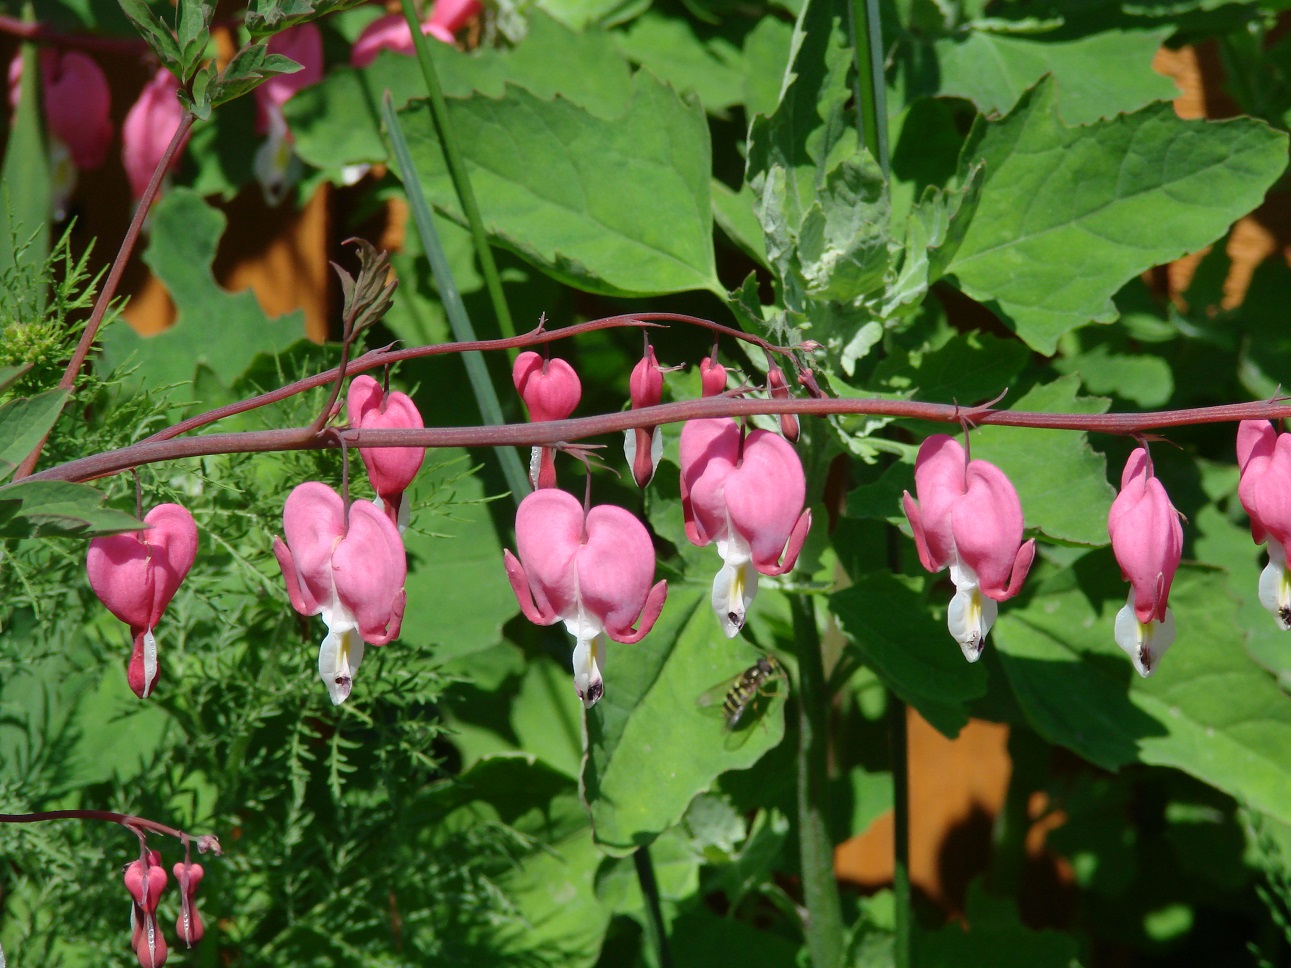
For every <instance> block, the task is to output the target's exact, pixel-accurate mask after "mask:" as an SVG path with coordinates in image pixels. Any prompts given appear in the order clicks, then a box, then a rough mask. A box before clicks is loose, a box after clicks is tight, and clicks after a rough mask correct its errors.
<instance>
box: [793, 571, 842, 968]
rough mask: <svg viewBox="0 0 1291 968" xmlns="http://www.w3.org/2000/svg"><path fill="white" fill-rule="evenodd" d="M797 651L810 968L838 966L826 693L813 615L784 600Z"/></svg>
mask: <svg viewBox="0 0 1291 968" xmlns="http://www.w3.org/2000/svg"><path fill="white" fill-rule="evenodd" d="M789 607H790V611H791V612H792V614H793V633H794V635H793V637H794V641H795V642H796V643H797V646H798V845H799V857H800V860H801V864H802V893H803V900H804V901H805V903H806V906H807V948H808V950H809V951H810V952H811V963H812V965H813V966H814V968H839V966H841V965H842V963H843V950H844V943H845V942H844V934H843V914H842V910H841V907H840V904H839V900H838V882H837V881H836V880H835V879H834V842H833V839H832V838H831V837H830V835H829V790H828V784H829V732H828V726H829V693H828V692H827V691H826V682H825V666H824V662H823V661H822V659H821V654H820V632H819V631H818V630H817V628H816V613H815V610H814V608H813V605H812V600H811V599H810V598H809V597H808V596H806V595H791V596H789Z"/></svg>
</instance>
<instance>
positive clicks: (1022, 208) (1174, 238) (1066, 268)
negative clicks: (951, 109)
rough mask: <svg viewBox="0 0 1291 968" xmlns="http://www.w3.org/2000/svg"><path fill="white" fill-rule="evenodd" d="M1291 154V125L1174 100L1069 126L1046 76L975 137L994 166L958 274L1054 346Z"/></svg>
mask: <svg viewBox="0 0 1291 968" xmlns="http://www.w3.org/2000/svg"><path fill="white" fill-rule="evenodd" d="M1286 152H1287V136H1286V135H1285V134H1283V133H1281V132H1277V131H1274V130H1273V129H1271V128H1269V127H1268V126H1267V125H1265V124H1263V123H1262V122H1259V121H1254V120H1251V119H1250V118H1236V119H1233V120H1230V121H1182V120H1180V119H1179V117H1178V116H1177V115H1176V114H1175V113H1174V109H1173V108H1172V107H1171V106H1170V105H1168V104H1160V105H1154V106H1152V107H1148V108H1145V109H1143V110H1141V111H1138V112H1135V113H1134V114H1129V115H1123V116H1120V117H1117V118H1115V119H1113V120H1111V121H1106V122H1099V123H1097V124H1093V125H1090V126H1088V127H1083V128H1069V127H1067V126H1066V125H1064V124H1063V123H1062V121H1061V120H1059V118H1058V114H1057V94H1056V90H1055V85H1054V83H1053V81H1052V80H1043V81H1041V82H1040V83H1039V84H1038V85H1037V86H1036V87H1034V88H1033V89H1032V90H1031V91H1030V92H1029V93H1028V94H1026V95H1025V96H1024V97H1023V98H1022V99H1021V100H1020V101H1019V102H1018V104H1017V106H1016V107H1015V108H1014V110H1013V111H1012V112H1011V113H1010V114H1009V115H1008V116H1007V117H1005V118H1002V119H1000V120H999V121H994V122H985V123H982V122H979V123H978V125H977V126H976V128H975V129H974V133H973V134H972V135H971V136H970V138H969V142H968V144H967V145H966V146H965V149H964V155H963V159H964V161H963V164H964V165H970V164H976V163H977V162H978V161H979V160H980V161H985V163H986V178H985V182H984V185H983V190H982V201H981V204H980V205H979V206H978V209H977V214H976V217H975V218H974V219H973V222H972V225H971V226H970V227H969V230H968V235H967V236H966V237H965V239H964V242H963V244H962V245H961V246H960V249H959V252H958V254H957V255H956V257H955V259H954V261H953V262H952V263H951V265H950V267H949V272H950V273H951V274H952V275H953V277H954V278H955V279H956V280H957V284H958V285H959V286H960V287H961V288H962V289H963V290H964V292H966V293H967V294H968V295H969V296H972V297H973V298H974V299H976V300H978V301H979V302H982V303H984V304H986V305H989V306H991V308H993V309H995V310H996V311H997V312H999V313H1000V314H1001V315H1002V316H1003V318H1004V319H1005V321H1006V322H1008V323H1009V324H1010V325H1011V326H1012V327H1013V328H1014V329H1015V330H1016V331H1017V333H1018V335H1019V336H1021V337H1022V338H1023V339H1024V340H1025V341H1026V342H1027V344H1028V345H1029V346H1031V347H1032V348H1033V349H1035V350H1038V351H1040V352H1042V353H1052V352H1053V351H1054V349H1055V347H1056V345H1057V341H1058V338H1059V337H1060V336H1061V335H1062V334H1063V333H1065V332H1067V331H1068V330H1071V329H1074V328H1076V327H1078V326H1083V325H1085V324H1086V323H1088V322H1090V321H1091V320H1093V321H1095V322H1111V321H1112V320H1114V319H1115V318H1116V307H1115V306H1114V305H1113V303H1112V300H1111V297H1112V295H1113V294H1114V293H1115V292H1116V291H1117V290H1118V289H1119V288H1120V287H1121V286H1122V285H1123V284H1124V283H1125V282H1126V281H1128V280H1129V279H1131V278H1133V277H1134V276H1136V275H1138V274H1139V273H1140V272H1142V271H1143V270H1145V269H1148V268H1150V267H1152V266H1154V265H1159V264H1161V263H1164V262H1169V261H1170V260H1171V259H1176V258H1178V257H1179V256H1181V255H1183V254H1185V253H1187V252H1191V251H1193V250H1195V249H1199V248H1201V247H1202V246H1204V245H1206V244H1207V243H1209V242H1211V241H1213V240H1214V239H1216V238H1217V237H1218V236H1220V235H1222V234H1223V232H1224V230H1225V229H1226V228H1227V227H1228V226H1229V224H1230V223H1232V222H1233V221H1234V220H1235V219H1236V218H1238V217H1239V216H1241V215H1243V214H1245V213H1246V212H1249V211H1250V210H1251V209H1252V208H1254V207H1255V206H1256V205H1258V204H1259V202H1260V200H1261V199H1262V198H1263V197H1264V193H1265V191H1266V190H1267V189H1268V188H1269V186H1270V185H1272V184H1273V182H1274V181H1276V179H1277V178H1278V177H1279V176H1280V175H1281V174H1282V171H1283V169H1284V168H1285V166H1286Z"/></svg>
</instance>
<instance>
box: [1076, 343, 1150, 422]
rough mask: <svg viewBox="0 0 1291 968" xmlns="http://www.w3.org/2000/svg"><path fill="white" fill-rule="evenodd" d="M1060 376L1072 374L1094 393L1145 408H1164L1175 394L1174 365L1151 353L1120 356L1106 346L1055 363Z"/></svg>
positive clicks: (1099, 346)
mask: <svg viewBox="0 0 1291 968" xmlns="http://www.w3.org/2000/svg"><path fill="white" fill-rule="evenodd" d="M1053 365H1054V369H1056V370H1057V371H1058V372H1059V373H1072V374H1076V375H1078V376H1079V377H1080V382H1081V383H1083V384H1084V386H1085V389H1086V390H1088V391H1089V392H1090V393H1106V394H1115V395H1116V396H1118V397H1120V398H1121V399H1122V400H1129V401H1130V402H1131V403H1135V404H1137V405H1138V406H1140V407H1143V408H1145V409H1151V408H1153V407H1160V406H1163V405H1164V404H1165V402H1166V401H1167V400H1169V399H1170V396H1171V394H1172V393H1174V376H1173V374H1172V373H1171V371H1170V364H1169V363H1167V362H1166V361H1165V360H1163V359H1162V358H1161V357H1159V356H1155V355H1153V354H1150V353H1118V352H1116V351H1115V350H1113V349H1112V348H1111V347H1109V346H1107V345H1106V344H1102V343H1100V344H1098V345H1096V346H1091V347H1090V348H1089V349H1088V350H1085V351H1084V352H1081V353H1073V354H1071V355H1070V356H1065V355H1064V356H1059V357H1057V358H1056V359H1055V360H1054V361H1053Z"/></svg>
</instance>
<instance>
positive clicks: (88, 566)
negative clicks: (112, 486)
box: [85, 504, 197, 699]
mask: <svg viewBox="0 0 1291 968" xmlns="http://www.w3.org/2000/svg"><path fill="white" fill-rule="evenodd" d="M143 520H144V524H146V525H148V527H147V529H146V530H144V531H138V532H135V533H134V534H114V535H107V536H105V537H101V538H95V539H94V540H93V541H91V542H90V547H89V551H88V552H87V553H86V556H85V570H86V574H87V575H88V577H89V580H90V588H92V589H93V590H94V594H95V595H97V596H98V598H99V601H101V602H102V603H103V604H104V605H106V606H107V607H108V611H110V612H111V613H112V614H113V615H115V616H116V617H117V618H119V619H120V620H121V621H123V622H125V623H126V624H127V625H128V626H130V633H131V635H132V636H133V637H134V651H133V653H132V654H131V656H130V667H129V677H128V678H129V681H130V688H131V689H133V690H134V692H135V695H137V696H138V697H139V698H140V699H147V698H148V696H149V695H151V694H152V690H153V688H154V687H155V686H156V685H157V679H158V677H159V676H160V674H161V669H160V667H159V666H158V664H157V640H156V638H155V637H154V635H153V629H155V628H156V627H157V623H158V622H159V621H161V616H162V613H163V612H164V611H165V610H166V606H167V605H169V604H170V600H171V599H172V598H174V597H175V592H177V591H178V590H179V586H180V584H181V583H182V582H183V580H184V576H185V575H187V574H188V570H189V569H190V568H192V567H193V561H194V559H195V558H196V557H197V525H196V524H195V523H194V522H193V516H192V515H191V514H189V513H188V511H187V510H186V509H184V508H183V507H181V506H180V505H178V504H159V505H157V506H156V507H155V508H153V509H152V510H151V511H149V512H148V514H147V515H146V516H145V517H144V519H143Z"/></svg>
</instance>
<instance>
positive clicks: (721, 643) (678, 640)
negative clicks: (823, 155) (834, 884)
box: [582, 584, 787, 856]
mask: <svg viewBox="0 0 1291 968" xmlns="http://www.w3.org/2000/svg"><path fill="white" fill-rule="evenodd" d="M609 652H610V654H609V656H608V669H607V671H606V673H605V675H606V682H605V696H604V698H602V699H601V701H600V702H599V703H597V704H596V705H595V706H593V707H592V708H591V709H590V710H589V711H588V713H587V744H588V746H587V756H586V759H585V760H584V764H583V777H582V782H583V790H584V795H585V797H586V799H587V804H588V808H589V809H590V811H591V816H592V829H593V831H594V833H595V837H596V842H597V843H598V844H599V845H600V846H601V849H602V850H604V851H605V852H607V853H609V854H613V855H619V856H621V855H625V854H627V853H630V852H631V851H632V850H634V849H635V848H637V847H639V846H642V845H643V844H648V843H650V842H651V841H652V840H653V839H654V838H655V837H657V836H658V835H659V834H660V833H661V832H662V831H663V830H665V829H666V828H668V827H670V826H672V825H673V824H675V823H677V821H678V820H680V819H681V817H682V815H683V814H684V813H685V812H686V809H687V807H688V806H689V805H690V802H691V801H692V800H693V799H694V798H695V796H696V795H697V794H699V793H702V792H703V791H704V790H707V789H708V788H709V786H711V785H712V782H713V780H714V779H716V778H717V777H718V776H719V775H720V774H722V773H724V772H726V771H727V770H742V769H747V768H748V767H750V766H752V765H753V764H754V763H756V762H757V761H758V760H759V759H760V758H761V757H762V755H763V754H764V753H765V752H766V751H767V750H768V749H770V748H771V747H773V746H775V745H776V744H777V743H779V742H780V740H781V738H782V737H783V736H784V720H783V701H784V696H785V694H786V692H787V689H786V688H785V687H786V683H784V682H780V683H779V688H778V691H777V693H776V695H775V696H773V697H770V699H769V702H768V707H767V708H766V709H765V710H764V711H763V714H762V715H761V716H760V717H759V718H758V719H757V721H756V722H752V723H750V724H749V726H748V728H747V729H741V730H738V731H734V732H732V731H731V730H728V729H727V728H726V725H725V723H724V721H723V718H722V715H721V706H720V703H721V698H720V694H724V692H725V686H726V685H727V684H728V683H729V682H731V681H732V680H733V679H734V678H735V677H736V676H737V675H739V674H740V673H741V672H742V671H743V670H744V669H746V668H748V667H749V666H750V665H752V664H753V663H754V662H755V661H756V660H757V657H758V653H757V652H756V651H755V650H754V649H753V648H752V647H750V646H749V645H748V644H747V643H745V642H743V641H742V640H738V639H737V640H736V641H735V642H731V643H728V642H726V641H725V639H724V638H723V636H722V633H721V630H720V628H719V627H718V624H717V620H716V618H715V617H714V616H713V613H712V609H711V608H709V606H708V592H707V589H706V588H704V589H699V588H696V587H694V586H688V585H682V584H674V585H672V586H671V587H670V588H669V590H668V603H667V606H666V607H665V608H664V611H663V615H662V617H661V618H660V619H659V621H658V623H657V624H656V626H655V628H654V631H652V632H651V633H650V635H649V636H648V637H647V638H646V639H645V640H644V641H643V642H642V643H641V644H640V645H618V644H617V643H610V645H609ZM714 688H716V689H717V690H718V692H719V696H718V698H717V701H716V703H715V704H710V705H701V704H700V699H701V697H703V696H705V694H706V693H708V692H709V691H710V690H712V689H714ZM643 777H649V778H650V780H649V783H642V778H643Z"/></svg>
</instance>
